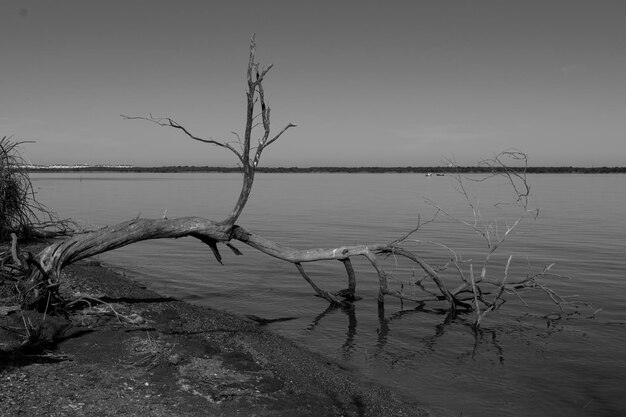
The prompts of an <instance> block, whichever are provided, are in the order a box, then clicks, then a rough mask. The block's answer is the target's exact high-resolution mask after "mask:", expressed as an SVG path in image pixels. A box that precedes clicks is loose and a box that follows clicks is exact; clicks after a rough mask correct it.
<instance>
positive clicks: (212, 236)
mask: <svg viewBox="0 0 626 417" xmlns="http://www.w3.org/2000/svg"><path fill="white" fill-rule="evenodd" d="M255 52H256V47H255V42H254V37H253V38H252V40H251V44H250V55H249V61H248V67H247V84H248V89H247V93H246V96H247V108H246V124H245V130H244V134H243V138H241V137H240V136H239V135H237V134H235V138H236V140H235V141H232V142H227V141H220V140H215V139H211V138H208V139H206V138H201V137H198V136H196V135H195V134H193V133H191V132H190V131H189V130H187V129H186V128H185V127H184V126H183V125H182V124H180V123H178V122H176V121H174V120H172V119H171V118H156V117H153V116H152V115H149V116H148V117H137V116H122V117H124V118H125V119H132V120H144V121H149V122H151V123H155V124H157V125H159V126H164V127H170V128H174V129H177V130H180V131H182V132H183V133H184V134H185V135H186V136H188V137H189V138H191V139H193V140H197V141H201V142H204V143H207V144H211V145H215V146H218V147H221V148H224V149H227V150H229V151H230V152H232V153H234V154H235V156H236V157H237V159H238V162H239V164H240V168H241V171H242V174H243V184H242V188H241V192H240V194H239V197H238V199H237V201H236V203H235V205H234V208H233V211H232V213H231V214H230V215H228V216H227V217H226V218H225V219H224V220H221V221H213V220H209V219H205V218H201V217H186V218H178V219H171V220H170V219H142V218H136V219H132V220H128V221H126V222H123V223H120V224H118V225H115V226H109V227H105V228H103V229H100V230H97V231H94V232H91V233H87V234H81V235H75V236H72V237H70V238H68V239H66V240H63V241H60V242H57V243H54V244H52V245H50V246H48V247H46V248H45V249H43V250H42V251H41V252H39V253H38V254H37V255H34V256H31V257H29V258H28V259H27V260H26V261H23V262H22V263H21V264H20V265H21V266H22V268H21V269H22V270H23V271H25V272H27V277H26V278H25V279H23V280H22V281H21V283H20V291H21V293H22V295H23V299H24V304H25V305H29V306H31V307H32V306H43V305H46V306H48V305H50V303H51V301H50V298H51V297H52V298H55V297H56V288H57V286H58V284H59V280H60V279H61V271H62V269H63V268H64V267H65V266H67V265H70V264H72V263H74V262H77V261H79V260H81V259H85V258H88V257H91V256H94V255H97V254H100V253H103V252H107V251H110V250H113V249H116V248H120V247H122V246H126V245H129V244H132V243H135V242H139V241H142V240H148V239H162V238H180V237H183V236H192V237H195V238H197V239H199V240H200V241H202V242H203V243H205V244H206V245H208V246H209V248H210V249H211V250H212V252H213V254H214V255H215V257H216V259H217V260H218V261H219V262H220V263H221V261H222V258H221V255H220V252H219V249H218V244H224V245H226V246H227V247H228V248H229V249H231V250H232V251H234V252H235V253H236V254H241V253H240V252H239V251H238V250H237V248H236V247H235V246H234V245H233V242H236V241H239V242H243V243H245V244H246V245H248V246H250V247H252V248H254V249H256V250H258V251H261V252H263V253H265V254H267V255H270V256H273V257H275V258H278V259H281V260H283V261H286V262H290V263H292V264H294V266H295V267H296V269H297V270H298V271H299V273H300V274H301V275H302V277H303V278H304V279H305V280H306V281H307V282H308V283H309V284H310V285H311V287H312V288H313V289H314V291H315V292H316V294H317V295H319V296H320V297H322V298H324V299H326V300H328V301H329V302H330V303H332V304H334V305H346V304H349V303H351V302H353V301H354V300H355V292H356V276H355V272H354V268H353V267H352V262H351V258H353V257H356V256H363V257H365V258H366V259H367V260H368V261H369V263H370V264H371V266H372V267H373V269H374V270H375V272H376V274H377V276H378V280H379V295H378V302H379V304H380V305H382V304H383V303H384V299H385V296H392V297H397V298H400V299H403V300H410V301H414V302H417V303H424V302H428V301H440V302H444V303H447V304H448V305H449V307H450V309H451V311H456V309H457V308H461V309H465V310H474V311H475V312H476V321H475V322H476V325H479V324H480V321H481V319H482V318H483V317H484V315H485V314H486V313H487V312H490V311H493V310H496V309H497V308H498V307H499V306H500V305H501V304H502V297H503V294H504V292H505V291H515V289H516V288H520V287H534V286H537V282H536V278H537V276H539V275H542V274H544V273H547V272H548V269H545V270H544V271H542V273H540V274H537V275H536V276H527V277H522V278H521V279H518V280H517V281H514V280H511V279H507V278H508V277H507V271H508V265H507V270H506V271H505V273H504V275H503V278H500V279H492V278H489V277H488V276H487V274H486V270H487V265H488V263H489V258H490V256H491V254H492V253H493V252H494V251H495V250H496V249H497V247H498V246H499V244H500V243H501V242H502V241H503V240H504V239H505V238H506V237H507V236H508V235H509V233H510V231H511V230H512V229H513V228H514V227H515V226H517V224H518V223H519V221H521V220H522V219H523V218H524V217H525V216H526V215H527V213H528V210H527V201H526V198H527V196H528V186H527V183H526V181H525V177H523V171H522V173H521V174H520V171H519V170H507V169H503V168H506V166H505V165H503V164H501V163H500V159H499V158H496V159H494V160H492V163H493V166H494V168H499V169H498V172H499V173H500V174H502V173H503V174H504V175H505V176H507V177H508V179H509V180H510V182H511V184H512V185H513V188H514V190H515V192H516V196H517V203H519V204H521V207H522V209H523V210H522V213H523V214H522V216H521V217H520V218H519V219H518V220H517V222H515V224H514V225H513V226H512V227H511V228H510V229H508V230H507V231H506V233H505V234H504V235H503V236H499V237H497V238H495V239H494V236H493V234H491V233H490V226H486V227H485V228H483V227H482V226H485V224H484V223H483V224H481V223H479V222H478V221H475V222H474V223H473V224H471V223H465V224H466V225H467V226H469V227H471V228H474V229H475V230H476V231H478V232H479V233H480V234H481V235H482V236H483V237H484V238H485V239H486V240H487V243H488V255H487V257H486V258H485V259H484V261H483V264H482V266H481V273H480V274H479V276H474V274H473V272H472V273H471V274H470V276H467V275H466V274H465V273H464V272H463V269H462V266H461V262H460V260H459V258H458V257H456V255H455V256H453V257H452V260H451V261H450V262H449V263H448V264H446V265H444V266H443V267H442V266H439V267H437V268H434V267H433V266H431V265H429V264H428V263H427V262H426V261H425V260H423V259H422V258H420V257H419V256H418V255H417V254H416V253H414V252H412V251H410V250H408V249H407V248H406V245H405V243H407V241H408V239H409V238H410V237H411V236H412V235H413V234H414V233H415V232H416V231H417V230H418V229H419V228H420V226H421V225H420V223H419V220H418V224H417V226H416V228H415V229H414V230H411V231H409V232H408V233H407V234H406V235H405V236H403V237H401V238H400V239H398V240H395V241H393V242H389V243H373V244H368V245H352V246H341V247H336V248H328V249H323V248H312V249H294V248H290V247H287V246H283V245H281V244H279V243H277V242H273V241H271V240H269V239H266V238H264V237H263V236H260V235H257V234H255V233H253V232H251V231H249V230H247V229H245V228H244V227H242V226H240V225H237V224H236V222H237V219H238V218H239V216H240V214H241V212H242V210H243V209H244V207H245V205H246V202H247V201H248V198H249V196H250V192H251V189H252V185H253V182H254V174H255V170H256V167H257V166H258V164H259V161H260V158H261V155H262V153H263V151H264V150H265V148H267V147H268V146H269V145H271V144H272V143H274V142H275V141H276V140H277V139H279V138H280V137H281V136H282V135H283V133H284V132H285V131H286V130H288V129H290V128H292V127H294V126H295V125H294V124H291V123H290V124H288V125H286V126H285V127H284V128H282V129H281V130H280V131H279V132H278V133H277V134H276V135H274V136H271V133H270V107H269V105H268V103H267V100H266V98H265V94H264V90H263V85H262V83H263V81H264V79H265V77H266V75H267V74H268V72H269V71H270V69H271V68H272V66H271V65H270V66H268V67H266V68H263V67H261V66H260V64H259V63H258V62H256V59H255ZM259 108H260V110H257V109H259ZM257 111H258V113H256V112H257ZM259 127H260V128H261V129H262V133H261V134H260V135H259V136H260V137H258V138H257V139H256V140H254V139H253V134H254V132H255V131H256V130H257V129H256V128H259ZM505 155H506V156H508V157H513V158H515V159H521V160H522V161H523V162H524V163H525V155H523V154H521V153H519V152H507V153H505ZM461 184H462V183H461ZM519 184H521V185H519ZM461 192H463V193H465V191H464V188H462V185H461ZM465 195H466V197H468V202H469V204H470V205H471V204H472V203H471V200H470V199H469V196H468V194H467V193H465ZM473 208H474V207H473ZM437 212H438V213H439V214H442V215H448V216H450V214H448V213H446V212H445V211H444V210H442V209H440V208H439V207H437ZM478 219H480V216H479V215H478V214H477V211H476V210H475V220H478ZM387 256H395V257H402V258H405V259H408V260H410V261H411V262H413V263H414V264H415V265H417V267H418V268H419V269H421V270H422V271H423V272H424V277H425V278H424V279H427V280H429V281H430V282H432V283H433V284H434V286H433V288H436V291H431V290H428V291H424V293H423V295H422V296H418V295H415V294H414V293H411V294H409V293H405V292H403V290H402V288H401V289H400V290H397V289H392V288H391V286H390V276H389V275H388V273H387V272H386V271H385V269H384V268H383V266H382V264H381V262H380V259H381V257H387ZM16 260H18V257H17V255H16ZM325 260H337V261H340V262H342V263H343V265H344V267H345V270H346V275H347V278H348V286H347V288H346V289H345V290H342V291H340V292H337V293H331V292H328V291H325V290H324V289H322V288H320V287H318V286H317V285H316V284H315V282H314V281H313V280H312V278H311V277H310V276H309V275H308V274H307V273H306V271H305V269H304V266H303V265H304V264H306V263H310V262H316V261H325ZM20 262H21V261H20ZM446 269H452V270H457V271H458V274H457V276H458V278H459V283H458V284H457V285H456V286H455V287H453V288H452V289H450V288H448V286H447V285H446V283H445V282H444V279H443V278H442V277H441V272H442V271H443V270H446ZM472 271H473V270H472ZM420 282H421V281H420ZM484 284H487V285H491V286H493V287H495V289H496V294H495V296H493V297H492V298H491V300H488V299H487V294H489V292H488V291H485V290H483V289H482V285H484ZM420 285H421V284H420ZM422 288H423V287H422ZM557 301H558V300H557ZM54 302H59V303H60V302H62V300H56V301H55V300H54V299H53V300H52V303H54Z"/></svg>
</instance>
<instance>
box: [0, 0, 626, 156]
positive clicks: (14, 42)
mask: <svg viewBox="0 0 626 417" xmlns="http://www.w3.org/2000/svg"><path fill="white" fill-rule="evenodd" d="M253 33H255V34H256V42H257V59H258V60H259V61H260V62H261V63H262V64H264V65H269V64H274V67H273V68H272V70H271V71H270V73H269V74H268V76H267V78H266V81H265V83H264V87H265V92H266V96H267V98H268V101H269V105H270V107H271V108H272V113H271V116H272V119H271V127H272V130H273V131H274V132H278V131H279V130H280V129H282V127H284V126H285V125H286V124H288V123H294V124H297V125H298V126H297V127H296V128H294V129H290V130H288V131H287V132H286V133H285V135H283V136H282V137H281V139H280V140H279V141H277V142H275V143H274V144H272V145H271V146H270V147H269V148H267V149H266V151H265V153H264V155H263V158H262V161H261V165H264V166H301V167H308V166H437V165H441V164H442V163H446V161H448V160H454V161H456V162H457V163H458V164H460V165H474V164H476V163H477V162H478V161H480V160H481V159H484V158H489V157H492V156H493V155H495V154H497V153H498V152H501V151H503V150H507V149H510V148H515V149H519V150H521V151H523V152H525V153H526V154H528V156H529V161H530V165H534V166H548V165H549V166H570V165H573V166H625V165H626V1H623V0H617V1H604V0H595V1H591V0H585V1H579V0H565V1H553V0H541V1H536V0H524V1H512V0H511V1H508V0H496V1H483V0H472V1H463V0H459V1H450V0H432V1H422V0H412V1H386V2H382V1H379V2H371V1H367V0H360V1H339V0H333V1H326V0H317V1H307V2H304V1H295V0H286V1H272V0H267V1H254V2H253V1H239V0H229V1H223V2H221V1H220V2H218V1H209V0H201V1H184V0H181V1H159V0H151V1H142V0H132V1H130V0H123V1H120V0H107V1H86V0H79V1H70V0H59V1H54V2H52V1H48V0H45V1H44V0H41V1H28V0H19V1H17V0H2V1H0V57H1V60H0V137H1V136H12V137H13V139H14V140H16V141H34V142H35V143H28V144H24V145H23V146H22V148H21V149H22V154H23V156H25V157H26V158H27V159H28V160H29V161H30V162H32V163H34V164H52V163H87V164H109V163H120V164H133V165H137V166H153V165H211V166H234V165H236V160H235V157H234V155H233V154H231V153H229V152H228V151H226V150H224V149H221V148H217V147H214V146H210V145H206V144H202V143H199V142H195V141H192V140H190V139H189V138H187V137H186V136H184V135H183V134H182V133H181V132H180V131H177V130H175V129H171V128H164V127H159V126H157V125H155V124H152V123H149V122H145V121H139V120H124V119H123V118H122V117H121V116H120V115H122V114H123V115H131V116H148V115H149V114H152V115H153V116H156V117H171V118H173V119H175V120H176V121H177V122H179V123H181V124H182V125H184V126H185V127H186V128H187V129H189V130H190V131H191V132H192V133H193V134H195V135H196V136H199V137H204V138H213V139H216V140H223V141H232V140H235V136H234V134H233V133H232V132H237V133H240V134H241V133H242V132H243V129H244V126H245V114H244V111H245V89H246V80H245V71H246V65H247V60H248V52H249V50H248V48H249V42H250V37H251V35H252V34H253Z"/></svg>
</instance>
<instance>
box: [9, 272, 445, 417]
mask: <svg viewBox="0 0 626 417" xmlns="http://www.w3.org/2000/svg"><path fill="white" fill-rule="evenodd" d="M62 292H63V293H65V294H67V295H68V296H73V297H75V296H77V295H82V296H84V297H85V299H86V300H89V299H90V298H89V297H94V298H98V299H100V300H104V301H106V302H107V304H97V303H92V305H91V306H90V305H89V304H88V303H86V302H84V303H80V304H79V305H77V307H80V308H77V309H76V310H75V311H73V312H72V313H71V314H70V315H68V316H66V317H59V316H50V315H47V316H46V317H45V320H44V317H43V315H42V314H40V313H34V312H21V311H9V310H7V309H5V311H2V310H0V349H1V350H0V358H1V359H0V415H3V416H18V415H21V416H40V415H41V416H43V415H45V416H119V415H146V416H198V415H206V416H426V415H435V413H434V412H432V411H429V410H427V409H425V408H423V407H421V406H420V405H419V404H418V402H417V399H410V398H400V397H398V396H396V395H395V394H394V393H392V392H390V391H388V390H387V389H385V388H382V387H380V386H377V385H375V384H371V383H368V382H365V381H363V380H362V379H361V378H360V377H359V375H358V373H355V372H354V371H351V370H349V369H345V368H344V367H342V366H341V365H340V364H338V363H335V362H333V361H330V360H328V359H327V358H324V357H323V356H321V355H318V354H315V353H312V352H309V351H307V350H306V349H303V348H301V347H299V346H297V345H295V344H294V343H293V342H291V341H289V340H287V339H285V338H283V337H281V336H279V335H276V334H273V333H271V332H268V331H266V330H264V328H263V326H259V325H258V323H256V322H254V321H251V320H248V319H246V318H243V317H237V316H234V315H231V314H228V313H225V312H221V311H217V310H213V309H209V308H205V307H199V306H194V305H190V304H187V303H184V302H181V301H177V300H175V299H172V298H167V297H162V296H161V295H159V294H157V293H154V292H152V291H149V290H147V289H146V288H144V287H142V286H140V285H139V284H137V283H134V282H132V281H130V280H128V279H126V278H124V277H122V276H120V275H118V274H116V273H114V272H112V271H110V270H108V269H106V268H103V267H101V266H99V265H98V264H97V263H94V262H88V263H83V264H79V265H74V266H71V267H68V268H66V270H65V271H64V279H63V285H62ZM24 323H27V324H29V325H32V329H36V328H37V327H40V331H39V334H38V336H37V337H35V339H37V340H35V341H34V343H32V344H31V345H30V346H29V347H28V349H25V348H24V347H23V346H22V347H20V346H21V343H22V342H23V340H24V334H25V330H24ZM40 323H43V325H41V326H39V324H40ZM33 332H34V330H31V333H33Z"/></svg>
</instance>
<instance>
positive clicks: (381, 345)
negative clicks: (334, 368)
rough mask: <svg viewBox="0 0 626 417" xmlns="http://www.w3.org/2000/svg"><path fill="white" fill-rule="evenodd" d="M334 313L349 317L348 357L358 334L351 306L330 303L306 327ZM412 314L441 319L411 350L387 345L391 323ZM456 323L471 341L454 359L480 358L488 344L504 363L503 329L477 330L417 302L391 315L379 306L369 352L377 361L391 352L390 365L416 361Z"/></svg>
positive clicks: (311, 328) (344, 348) (444, 311)
mask: <svg viewBox="0 0 626 417" xmlns="http://www.w3.org/2000/svg"><path fill="white" fill-rule="evenodd" d="M334 312H342V313H344V314H346V315H347V317H348V329H347V331H346V333H345V335H346V339H345V341H344V342H343V345H342V352H343V355H344V359H349V358H350V357H351V356H352V354H353V353H354V351H355V350H356V348H357V346H356V345H355V336H356V334H357V317H356V310H355V307H354V305H350V306H347V307H341V306H335V305H332V304H331V305H329V306H328V307H327V308H326V309H325V310H324V311H323V312H321V313H320V314H318V315H317V316H316V317H315V318H314V319H313V321H312V322H311V324H310V325H309V326H308V327H307V328H306V331H307V332H308V333H312V332H313V331H314V330H315V328H316V327H317V326H318V325H319V324H320V323H321V321H322V320H323V319H324V318H325V317H328V316H330V315H331V314H333V313H334ZM414 314H429V315H434V316H443V320H442V321H441V322H440V323H438V324H436V325H435V326H434V328H433V329H434V332H433V334H431V335H428V336H425V337H422V338H419V339H417V342H418V343H415V344H414V345H413V346H414V348H413V349H412V350H411V352H404V353H403V352H402V351H399V350H397V349H395V348H391V347H388V342H389V341H390V340H391V333H392V329H393V323H394V322H397V321H399V320H402V319H404V318H406V317H409V316H412V315H414ZM453 325H456V327H455V330H458V329H459V327H458V326H459V325H460V326H461V328H463V329H466V330H467V331H468V332H469V334H471V335H472V336H473V338H474V342H473V343H472V344H471V345H468V350H466V351H464V352H462V353H460V354H459V355H458V356H457V359H459V360H464V359H466V358H470V359H471V360H473V361H475V360H477V358H478V357H479V355H480V353H481V350H482V349H485V348H486V349H489V346H491V347H493V349H494V350H495V355H496V357H497V361H498V363H500V364H501V365H503V364H504V349H503V348H502V346H501V345H500V343H499V342H498V338H497V336H498V334H499V333H500V331H501V330H502V329H493V330H487V329H476V328H475V327H474V326H473V322H472V320H466V319H463V318H462V317H460V316H459V315H458V314H457V315H456V316H455V315H454V314H453V313H451V312H450V310H448V309H425V308H424V306H423V305H420V306H418V307H416V308H414V309H409V310H399V311H396V312H394V313H393V314H391V315H389V316H386V314H385V309H384V306H379V309H378V328H377V329H376V343H375V347H376V349H375V351H374V352H373V354H372V355H371V357H372V358H374V359H376V360H380V359H382V358H383V357H384V356H385V355H389V354H391V356H392V357H391V358H388V359H387V360H384V362H389V363H388V365H390V367H392V368H393V367H395V366H397V365H398V364H405V363H407V362H410V361H411V362H413V361H415V357H416V356H423V354H424V353H426V354H434V353H436V352H437V351H438V349H437V348H438V346H437V345H438V343H439V341H440V339H441V337H442V336H445V335H446V334H447V333H448V331H449V330H450V329H452V326H453Z"/></svg>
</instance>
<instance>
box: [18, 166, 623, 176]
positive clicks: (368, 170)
mask: <svg viewBox="0 0 626 417" xmlns="http://www.w3.org/2000/svg"><path fill="white" fill-rule="evenodd" d="M513 169H516V170H518V171H522V170H525V171H526V172H527V173H531V174H614V173H618V174H624V173H626V167H573V166H563V167H526V168H513ZM494 170H498V169H497V168H493V167H486V166H465V167H463V166H461V167H458V166H457V167H447V166H440V167H309V168H300V167H258V168H257V172H262V173H276V174H289V173H294V174H310V173H348V174H386V173H392V174H396V173H400V174H429V173H431V174H450V173H463V174H469V173H489V172H493V171H494ZM29 171H30V172H135V173H140V172H146V173H151V172H152V173H168V172H171V173H174V172H216V173H230V172H239V168H238V167H209V166H163V167H77V168H33V169H30V170H29Z"/></svg>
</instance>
